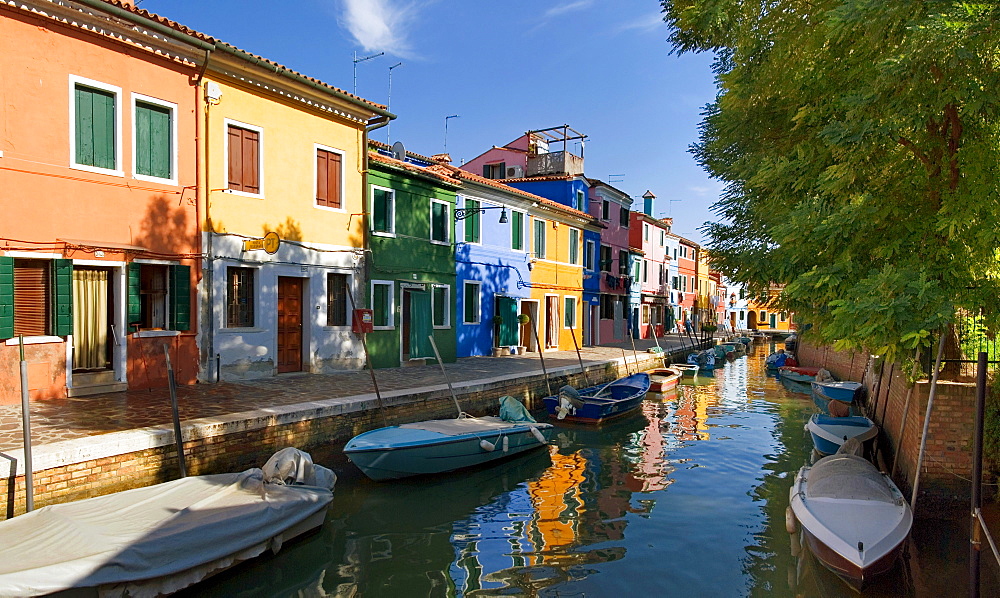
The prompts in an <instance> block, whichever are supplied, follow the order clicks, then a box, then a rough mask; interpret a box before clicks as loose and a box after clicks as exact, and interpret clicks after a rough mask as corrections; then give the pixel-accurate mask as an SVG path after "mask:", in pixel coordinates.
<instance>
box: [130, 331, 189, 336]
mask: <svg viewBox="0 0 1000 598" xmlns="http://www.w3.org/2000/svg"><path fill="white" fill-rule="evenodd" d="M180 334H181V332H180V331H179V330H140V331H138V332H133V333H132V336H134V337H135V338H155V337H158V336H180Z"/></svg>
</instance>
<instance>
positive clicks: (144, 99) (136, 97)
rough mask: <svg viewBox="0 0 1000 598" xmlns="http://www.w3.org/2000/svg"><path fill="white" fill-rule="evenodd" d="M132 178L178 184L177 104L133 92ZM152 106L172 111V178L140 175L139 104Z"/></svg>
mask: <svg viewBox="0 0 1000 598" xmlns="http://www.w3.org/2000/svg"><path fill="white" fill-rule="evenodd" d="M131 98H132V113H131V114H132V178H134V179H136V180H139V181H149V182H152V183H166V184H169V185H176V184H177V180H178V179H177V165H178V160H177V115H178V110H177V104H175V103H173V102H168V101H166V100H161V99H159V98H154V97H152V96H147V95H143V94H141V93H135V92H132V94H131ZM140 103H142V104H152V105H154V106H159V107H160V108H166V109H167V110H169V111H170V178H162V177H157V176H152V175H148V174H139V172H138V170H139V163H138V160H137V155H136V150H137V148H138V145H139V144H138V143H137V138H138V131H137V130H136V125H137V124H138V118H137V110H138V108H139V104H140Z"/></svg>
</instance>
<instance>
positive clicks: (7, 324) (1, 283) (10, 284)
mask: <svg viewBox="0 0 1000 598" xmlns="http://www.w3.org/2000/svg"><path fill="white" fill-rule="evenodd" d="M13 336H14V258H12V257H9V256H0V338H11V337H13Z"/></svg>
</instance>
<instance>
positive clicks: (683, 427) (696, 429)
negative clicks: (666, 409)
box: [673, 386, 710, 441]
mask: <svg viewBox="0 0 1000 598" xmlns="http://www.w3.org/2000/svg"><path fill="white" fill-rule="evenodd" d="M674 417H675V421H674V430H673V431H674V435H675V436H676V437H677V439H678V440H681V441H686V440H708V439H709V438H710V436H709V434H708V426H707V424H706V420H707V419H708V397H707V396H706V395H705V394H704V393H700V392H698V387H697V386H684V387H682V388H681V390H680V392H678V393H677V409H676V410H675V411H674Z"/></svg>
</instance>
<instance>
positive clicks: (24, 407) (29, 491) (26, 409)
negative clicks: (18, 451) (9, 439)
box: [12, 335, 35, 512]
mask: <svg viewBox="0 0 1000 598" xmlns="http://www.w3.org/2000/svg"><path fill="white" fill-rule="evenodd" d="M17 342H18V346H19V347H20V350H21V435H22V437H23V438H24V507H25V508H24V510H25V512H31V511H34V510H35V479H34V464H33V462H32V460H31V407H30V400H29V396H28V362H27V361H25V360H24V336H23V335H19V336H18V337H17ZM14 473H15V474H16V471H15V472H14ZM13 477H16V476H12V478H13Z"/></svg>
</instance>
